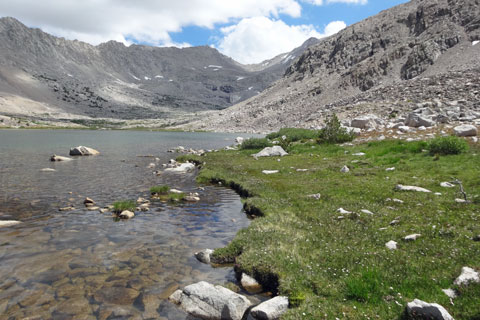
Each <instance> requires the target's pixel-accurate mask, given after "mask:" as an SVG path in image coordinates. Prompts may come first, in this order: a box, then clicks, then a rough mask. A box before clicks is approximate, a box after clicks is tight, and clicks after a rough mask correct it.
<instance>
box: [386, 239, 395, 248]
mask: <svg viewBox="0 0 480 320" xmlns="http://www.w3.org/2000/svg"><path fill="white" fill-rule="evenodd" d="M385 247H387V248H388V249H390V250H397V242H396V241H393V240H390V241H388V242H387V243H385Z"/></svg>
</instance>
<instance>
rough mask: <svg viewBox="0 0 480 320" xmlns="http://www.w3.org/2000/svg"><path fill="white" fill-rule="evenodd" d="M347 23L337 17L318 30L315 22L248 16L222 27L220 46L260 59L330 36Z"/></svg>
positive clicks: (246, 59) (242, 57) (244, 58)
mask: <svg viewBox="0 0 480 320" xmlns="http://www.w3.org/2000/svg"><path fill="white" fill-rule="evenodd" d="M345 27H346V24H345V22H343V21H334V22H331V23H329V24H328V25H327V26H326V27H325V30H324V32H318V31H317V30H316V29H315V27H314V26H312V25H299V26H289V25H287V24H285V23H284V22H283V21H281V20H274V19H269V18H267V17H254V18H246V19H242V20H241V21H240V22H239V23H238V24H236V25H232V26H229V27H226V28H223V29H222V30H221V31H222V32H223V34H224V38H223V39H221V40H220V43H219V46H218V48H219V50H220V51H221V52H222V53H224V54H226V55H228V56H230V57H232V58H233V59H235V60H237V61H238V62H241V63H245V64H249V63H258V62H261V61H263V60H267V59H271V58H273V57H274V56H276V55H279V54H281V53H284V52H289V51H291V50H293V49H294V48H296V47H299V46H300V45H301V44H302V43H303V42H305V40H307V39H308V38H311V37H315V38H323V37H327V36H330V35H332V34H335V33H337V32H338V31H340V30H342V29H343V28H345Z"/></svg>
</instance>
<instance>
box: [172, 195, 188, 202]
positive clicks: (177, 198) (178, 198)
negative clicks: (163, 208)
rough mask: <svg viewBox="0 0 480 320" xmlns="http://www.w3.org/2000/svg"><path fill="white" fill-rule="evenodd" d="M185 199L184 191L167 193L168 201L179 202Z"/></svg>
mask: <svg viewBox="0 0 480 320" xmlns="http://www.w3.org/2000/svg"><path fill="white" fill-rule="evenodd" d="M184 199H185V193H169V194H168V201H170V202H180V201H183V200H184Z"/></svg>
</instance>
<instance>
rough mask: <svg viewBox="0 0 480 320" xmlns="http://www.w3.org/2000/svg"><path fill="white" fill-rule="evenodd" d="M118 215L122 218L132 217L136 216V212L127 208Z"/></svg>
mask: <svg viewBox="0 0 480 320" xmlns="http://www.w3.org/2000/svg"><path fill="white" fill-rule="evenodd" d="M118 217H119V218H120V219H132V218H133V217H135V213H133V212H132V211H128V210H125V211H122V213H120V214H119V215H118Z"/></svg>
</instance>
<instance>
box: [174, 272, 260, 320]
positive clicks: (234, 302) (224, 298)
mask: <svg viewBox="0 0 480 320" xmlns="http://www.w3.org/2000/svg"><path fill="white" fill-rule="evenodd" d="M169 299H170V301H172V302H174V303H177V304H179V305H180V307H181V308H182V309H183V310H185V311H186V312H187V313H189V314H191V315H192V316H194V317H198V318H201V319H208V320H226V319H231V320H241V319H242V318H243V315H244V314H245V311H246V310H247V309H248V307H250V305H251V302H250V301H249V300H248V299H247V298H245V297H244V296H242V295H239V294H237V293H235V292H233V291H231V290H229V289H227V288H224V287H221V286H214V285H212V284H210V283H208V282H205V281H201V282H198V283H195V284H191V285H189V286H186V287H185V288H184V289H183V291H180V290H177V291H175V292H174V293H173V294H172V295H171V296H170V297H169Z"/></svg>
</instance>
